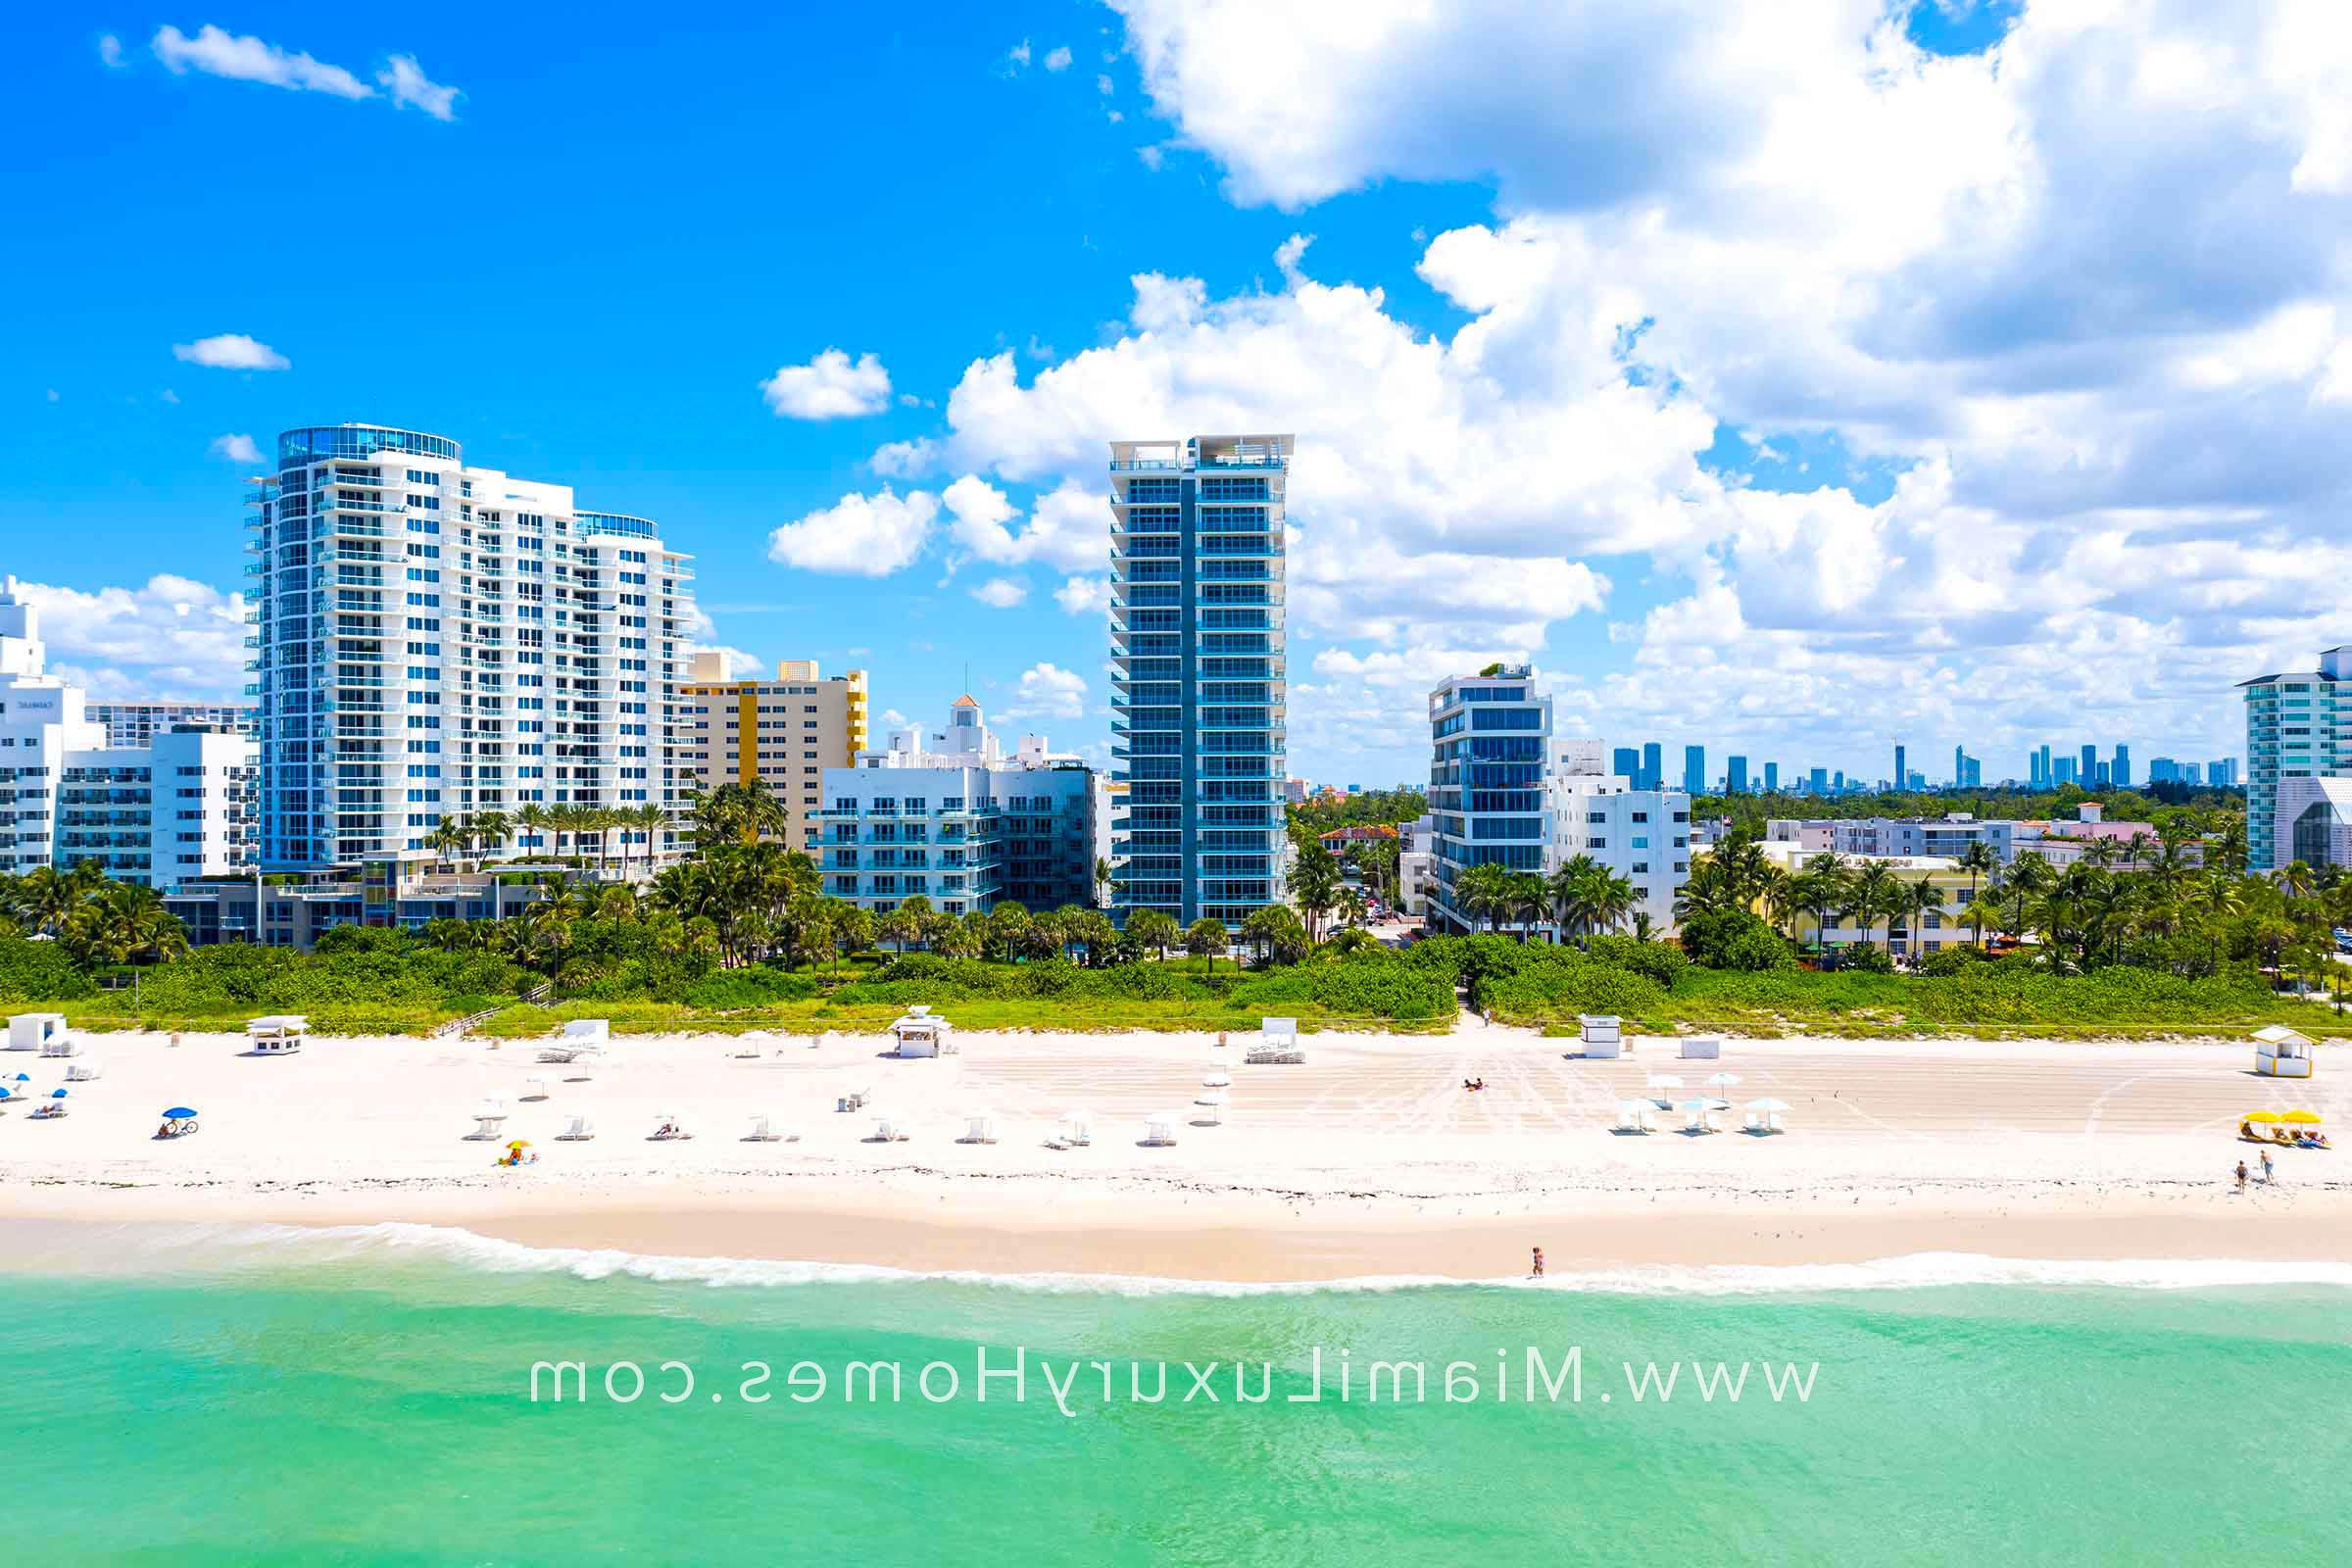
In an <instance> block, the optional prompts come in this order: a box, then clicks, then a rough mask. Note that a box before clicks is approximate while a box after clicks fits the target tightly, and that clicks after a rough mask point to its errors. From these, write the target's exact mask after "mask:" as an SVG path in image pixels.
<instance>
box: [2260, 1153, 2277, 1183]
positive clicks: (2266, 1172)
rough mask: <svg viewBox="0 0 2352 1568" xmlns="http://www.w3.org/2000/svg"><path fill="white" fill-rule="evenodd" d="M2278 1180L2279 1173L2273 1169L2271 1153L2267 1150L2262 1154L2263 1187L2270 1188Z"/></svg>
mask: <svg viewBox="0 0 2352 1568" xmlns="http://www.w3.org/2000/svg"><path fill="white" fill-rule="evenodd" d="M2277 1180H2278V1172H2276V1171H2275V1170H2273V1169H2272V1168H2271V1152H2270V1151H2269V1150H2267V1149H2266V1150H2264V1151H2263V1152H2262V1185H2263V1186H2265V1187H2269V1186H2271V1185H2272V1184H2273V1183H2275V1182H2276V1181H2277Z"/></svg>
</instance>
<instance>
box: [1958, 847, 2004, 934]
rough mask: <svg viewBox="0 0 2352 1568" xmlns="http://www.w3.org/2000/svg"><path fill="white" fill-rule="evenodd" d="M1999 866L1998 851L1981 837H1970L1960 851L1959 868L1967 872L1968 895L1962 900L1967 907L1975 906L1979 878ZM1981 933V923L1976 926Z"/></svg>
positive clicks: (1992, 871) (1987, 874)
mask: <svg viewBox="0 0 2352 1568" xmlns="http://www.w3.org/2000/svg"><path fill="white" fill-rule="evenodd" d="M2000 868H2001V856H2000V852H1999V851H1997V850H1995V849H1994V848H1993V847H1992V846H1991V845H1989V844H1987V843H1985V841H1984V840H1983V839H1971V840H1969V843H1968V848H1967V849H1965V850H1962V851H1961V852H1960V869H1961V870H1963V871H1966V872H1967V873H1968V897H1967V898H1966V899H1965V900H1963V901H1962V902H1963V903H1965V904H1966V905H1967V906H1968V907H1969V908H1972V909H1973V908H1975V907H1977V885H1978V881H1979V879H1980V878H1982V877H1985V876H1989V875H1993V874H1995V873H1997V872H1998V871H1999V870H2000ZM1978 934H1979V935H1980V936H1981V935H1983V923H1982V922H1980V923H1979V926H1978Z"/></svg>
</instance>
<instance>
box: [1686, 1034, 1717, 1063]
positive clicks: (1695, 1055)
mask: <svg viewBox="0 0 2352 1568" xmlns="http://www.w3.org/2000/svg"><path fill="white" fill-rule="evenodd" d="M1682 1047H1683V1048H1682V1051H1681V1053H1680V1054H1681V1056H1682V1058H1683V1060H1685V1061H1713V1060H1715V1059H1716V1058H1718V1057H1720V1056H1721V1055H1722V1054H1723V1037H1722V1036H1721V1035H1685V1036H1684V1037H1683V1043H1682Z"/></svg>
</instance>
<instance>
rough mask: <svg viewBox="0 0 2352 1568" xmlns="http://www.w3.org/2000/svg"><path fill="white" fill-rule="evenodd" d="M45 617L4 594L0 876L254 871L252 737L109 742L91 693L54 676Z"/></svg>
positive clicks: (164, 878) (140, 876)
mask: <svg viewBox="0 0 2352 1568" xmlns="http://www.w3.org/2000/svg"><path fill="white" fill-rule="evenodd" d="M45 663H46V654H45V651H44V649H43V648H42V645H41V638H40V615H39V612H38V611H37V610H36V609H35V608H34V607H33V606H31V605H29V604H27V603H25V601H24V600H23V599H21V598H20V597H19V596H18V594H17V585H16V579H15V578H13V577H12V578H9V579H8V581H7V584H6V589H5V591H4V592H0V874H8V875H14V876H22V875H24V874H25V872H27V871H30V870H32V869H33V868H35V867H36V866H42V865H50V866H55V867H57V868H58V869H60V870H64V869H66V868H68V867H70V866H73V865H76V864H78V863H80V862H82V861H84V860H88V861H94V862H95V863H97V864H98V865H100V866H102V867H104V868H105V870H106V872H107V874H108V875H110V876H112V877H114V878H116V879H117V880H119V881H123V882H137V883H143V884H145V885H147V886H150V887H169V886H171V885H172V884H173V883H175V882H178V881H180V880H181V879H183V878H187V877H194V876H200V875H207V874H218V873H221V872H228V871H235V870H239V869H242V868H243V867H245V866H247V865H250V864H251V863H252V859H253V853H254V841H255V833H256V829H255V811H254V789H255V773H256V768H255V758H254V751H255V748H254V743H253V741H252V739H251V738H250V737H248V736H244V735H239V734H237V733H235V732H234V731H231V730H221V729H205V728H198V727H196V726H193V725H189V726H183V727H181V728H179V729H175V730H167V731H165V732H163V733H162V734H158V735H155V736H154V737H153V738H152V740H151V741H150V742H149V744H147V745H145V746H109V745H108V744H107V736H106V727H105V726H104V725H103V724H101V723H99V722H98V721H97V720H96V719H94V718H92V717H91V716H90V714H89V706H88V704H87V703H86V702H85V701H84V700H83V694H82V691H81V688H79V687H78V686H73V685H71V684H69V683H68V682H66V681H65V680H63V679H62V678H60V677H58V676H56V675H52V674H49V673H48V672H47V670H46V668H45Z"/></svg>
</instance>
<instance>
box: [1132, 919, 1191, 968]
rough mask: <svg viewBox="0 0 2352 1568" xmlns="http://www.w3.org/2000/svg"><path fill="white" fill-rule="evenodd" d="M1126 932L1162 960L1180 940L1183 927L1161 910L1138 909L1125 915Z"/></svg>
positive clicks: (1139, 944)
mask: <svg viewBox="0 0 2352 1568" xmlns="http://www.w3.org/2000/svg"><path fill="white" fill-rule="evenodd" d="M1127 934H1128V935H1129V936H1131V937H1133V938H1135V940H1136V943H1137V945H1138V946H1140V947H1146V948H1150V949H1151V950H1152V953H1153V954H1154V955H1155V956H1158V957H1159V958H1161V959H1163V960H1164V959H1165V958H1166V957H1167V956H1168V949H1169V948H1171V947H1173V946H1174V945H1175V944H1176V943H1177V942H1178V941H1180V940H1182V936H1183V928H1182V927H1181V926H1179V925H1177V923H1176V922H1175V921H1174V920H1173V919H1172V918H1170V917H1169V916H1168V915H1167V914H1166V913H1164V912H1162V911H1161V910H1158V909H1138V910H1136V911H1135V912H1134V913H1133V914H1130V915H1129V916H1127Z"/></svg>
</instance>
